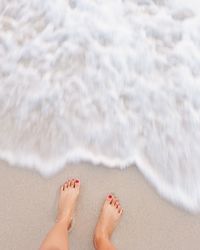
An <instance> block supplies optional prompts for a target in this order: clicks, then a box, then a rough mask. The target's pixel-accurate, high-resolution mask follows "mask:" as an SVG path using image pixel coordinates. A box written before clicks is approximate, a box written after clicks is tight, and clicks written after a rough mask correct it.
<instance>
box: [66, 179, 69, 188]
mask: <svg viewBox="0 0 200 250" xmlns="http://www.w3.org/2000/svg"><path fill="white" fill-rule="evenodd" d="M69 186H70V180H68V181H66V183H65V188H68V187H69Z"/></svg>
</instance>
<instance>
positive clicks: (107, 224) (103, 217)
mask: <svg viewBox="0 0 200 250" xmlns="http://www.w3.org/2000/svg"><path fill="white" fill-rule="evenodd" d="M122 212H123V210H122V208H121V206H120V203H119V201H118V199H117V198H116V197H115V196H113V195H109V196H108V197H107V199H106V201H105V202H104V205H103V207H102V210H101V213H100V216H99V220H98V223H97V226H96V229H95V233H94V247H95V249H96V250H116V248H115V247H114V245H113V243H112V242H111V236H112V233H113V231H114V229H115V228H116V226H117V224H118V221H119V218H120V217H121V215H122Z"/></svg>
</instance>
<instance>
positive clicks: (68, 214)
mask: <svg viewBox="0 0 200 250" xmlns="http://www.w3.org/2000/svg"><path fill="white" fill-rule="evenodd" d="M79 191H80V181H79V180H78V179H71V180H68V181H67V182H65V183H64V184H63V185H62V186H61V187H60V197H59V203H58V214H57V219H56V221H57V222H58V223H60V222H63V223H66V226H67V228H68V230H70V229H71V226H72V220H73V216H74V209H75V206H76V202H77V198H78V196H79Z"/></svg>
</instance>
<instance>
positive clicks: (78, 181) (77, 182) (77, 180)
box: [74, 179, 80, 188]
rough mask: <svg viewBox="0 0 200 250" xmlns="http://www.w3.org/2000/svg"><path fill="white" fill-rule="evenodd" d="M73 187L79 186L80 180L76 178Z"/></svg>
mask: <svg viewBox="0 0 200 250" xmlns="http://www.w3.org/2000/svg"><path fill="white" fill-rule="evenodd" d="M74 187H75V188H79V187H80V180H79V179H76V180H75V182H74Z"/></svg>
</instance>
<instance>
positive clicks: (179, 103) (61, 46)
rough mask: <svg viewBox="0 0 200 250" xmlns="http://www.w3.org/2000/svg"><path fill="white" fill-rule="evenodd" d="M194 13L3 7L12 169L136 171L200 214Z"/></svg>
mask: <svg viewBox="0 0 200 250" xmlns="http://www.w3.org/2000/svg"><path fill="white" fill-rule="evenodd" d="M184 2H185V1H184ZM184 2H182V4H180V1H164V0H158V1H156V0H154V1H152V0H135V1H131V0H125V1H120V0H117V1H116V0H109V1H91V0H74V1H72V0H71V1H66V0H59V1H57V2H56V4H55V1H53V0H46V1H39V0H32V1H25V0H18V1H15V0H12V1H10V2H9V3H7V2H6V1H1V2H0V13H1V16H0V62H1V67H0V81H1V84H0V158H1V159H4V160H7V161H8V162H9V163H11V164H13V165H15V164H18V165H21V166H24V167H27V168H35V169H37V170H38V171H39V172H40V173H42V174H44V175H52V174H54V173H56V172H57V171H58V170H60V169H61V168H62V167H63V166H64V164H65V163H70V162H78V161H89V162H92V163H95V164H98V163H103V164H104V165H106V166H109V167H120V168H124V167H127V166H129V165H130V164H132V163H135V164H136V165H137V166H138V168H139V169H140V170H141V171H142V173H143V174H144V175H145V176H146V178H147V179H148V180H149V181H151V182H152V184H153V185H154V186H155V187H156V189H157V190H158V192H160V193H161V194H162V195H163V196H164V197H166V198H168V199H169V200H171V201H173V202H174V203H178V204H179V205H182V206H183V207H184V208H186V209H188V210H190V211H199V210H200V182H199V179H200V167H199V162H200V147H199V142H200V130H199V128H200V98H199V96H200V86H199V80H200V53H199V52H200V32H199V31H200V12H199V10H200V9H198V7H199V5H198V3H197V2H196V1H194V3H193V2H192V3H191V4H188V3H187V4H186V2H185V3H184Z"/></svg>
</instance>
